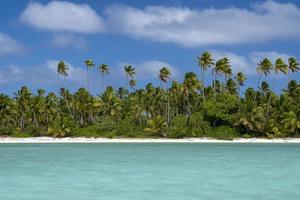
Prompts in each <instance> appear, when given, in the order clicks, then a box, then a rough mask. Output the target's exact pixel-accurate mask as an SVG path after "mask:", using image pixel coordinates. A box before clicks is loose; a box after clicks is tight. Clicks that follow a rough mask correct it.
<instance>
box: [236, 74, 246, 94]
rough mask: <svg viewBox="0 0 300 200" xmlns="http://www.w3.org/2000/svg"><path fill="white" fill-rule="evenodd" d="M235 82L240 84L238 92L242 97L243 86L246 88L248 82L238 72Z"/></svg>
mask: <svg viewBox="0 0 300 200" xmlns="http://www.w3.org/2000/svg"><path fill="white" fill-rule="evenodd" d="M235 80H236V82H237V84H238V91H239V95H240V94H241V86H244V83H245V81H246V77H245V75H244V74H243V73H242V72H238V73H237V75H236V77H235Z"/></svg>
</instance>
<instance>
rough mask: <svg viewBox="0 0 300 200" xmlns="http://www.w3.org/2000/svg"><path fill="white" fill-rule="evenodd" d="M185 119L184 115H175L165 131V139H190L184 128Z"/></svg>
mask: <svg viewBox="0 0 300 200" xmlns="http://www.w3.org/2000/svg"><path fill="white" fill-rule="evenodd" d="M186 124H187V118H186V116H185V115H182V114H180V115H177V116H176V117H174V119H173V120H172V123H171V126H170V127H169V128H168V129H167V137H169V138H183V137H190V135H189V132H188V131H187V128H186Z"/></svg>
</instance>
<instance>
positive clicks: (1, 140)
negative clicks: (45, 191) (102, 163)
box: [0, 137, 300, 144]
mask: <svg viewBox="0 0 300 200" xmlns="http://www.w3.org/2000/svg"><path fill="white" fill-rule="evenodd" d="M26 143H28V144H31V143H33V144H52V143H53V144H55V143H245V144H248V143H249V144H250V143H277V144H281V143H289V144H300V138H278V139H262V138H249V139H245V138H236V139H234V140H217V139H212V138H182V139H169V138H112V139H109V138H84V137H76V138H70V137H66V138H52V137H29V138H12V137H0V144H26Z"/></svg>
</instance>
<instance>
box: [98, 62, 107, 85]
mask: <svg viewBox="0 0 300 200" xmlns="http://www.w3.org/2000/svg"><path fill="white" fill-rule="evenodd" d="M98 70H99V72H100V73H101V76H102V86H103V90H104V88H105V87H106V86H105V80H104V75H105V74H107V75H108V74H109V67H108V65H107V64H101V65H99V67H98Z"/></svg>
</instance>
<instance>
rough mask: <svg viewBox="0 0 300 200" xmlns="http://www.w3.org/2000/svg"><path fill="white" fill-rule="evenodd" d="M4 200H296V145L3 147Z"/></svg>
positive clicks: (299, 193) (299, 166)
mask: <svg viewBox="0 0 300 200" xmlns="http://www.w3.org/2000/svg"><path fill="white" fill-rule="evenodd" d="M0 199H1V200H2V199H3V200H25V199H26V200H27V199H28V200H60V199H62V200H73V199H74V200H77V199H78V200H98V199H101V200H102V199H103V200H104V199H107V200H134V199H138V200H140V199H151V200H157V199H162V200H168V199H170V200H189V199H197V200H198V199H205V200H206V199H208V200H209V199H212V200H215V199H220V200H234V199H236V200H248V199H249V200H250V199H251V200H252V199H253V200H260V199H261V200H268V199H270V200H271V199H272V200H277V199H278V200H290V199H295V200H299V199H300V145H298V144H129V143H128V144H0Z"/></svg>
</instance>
